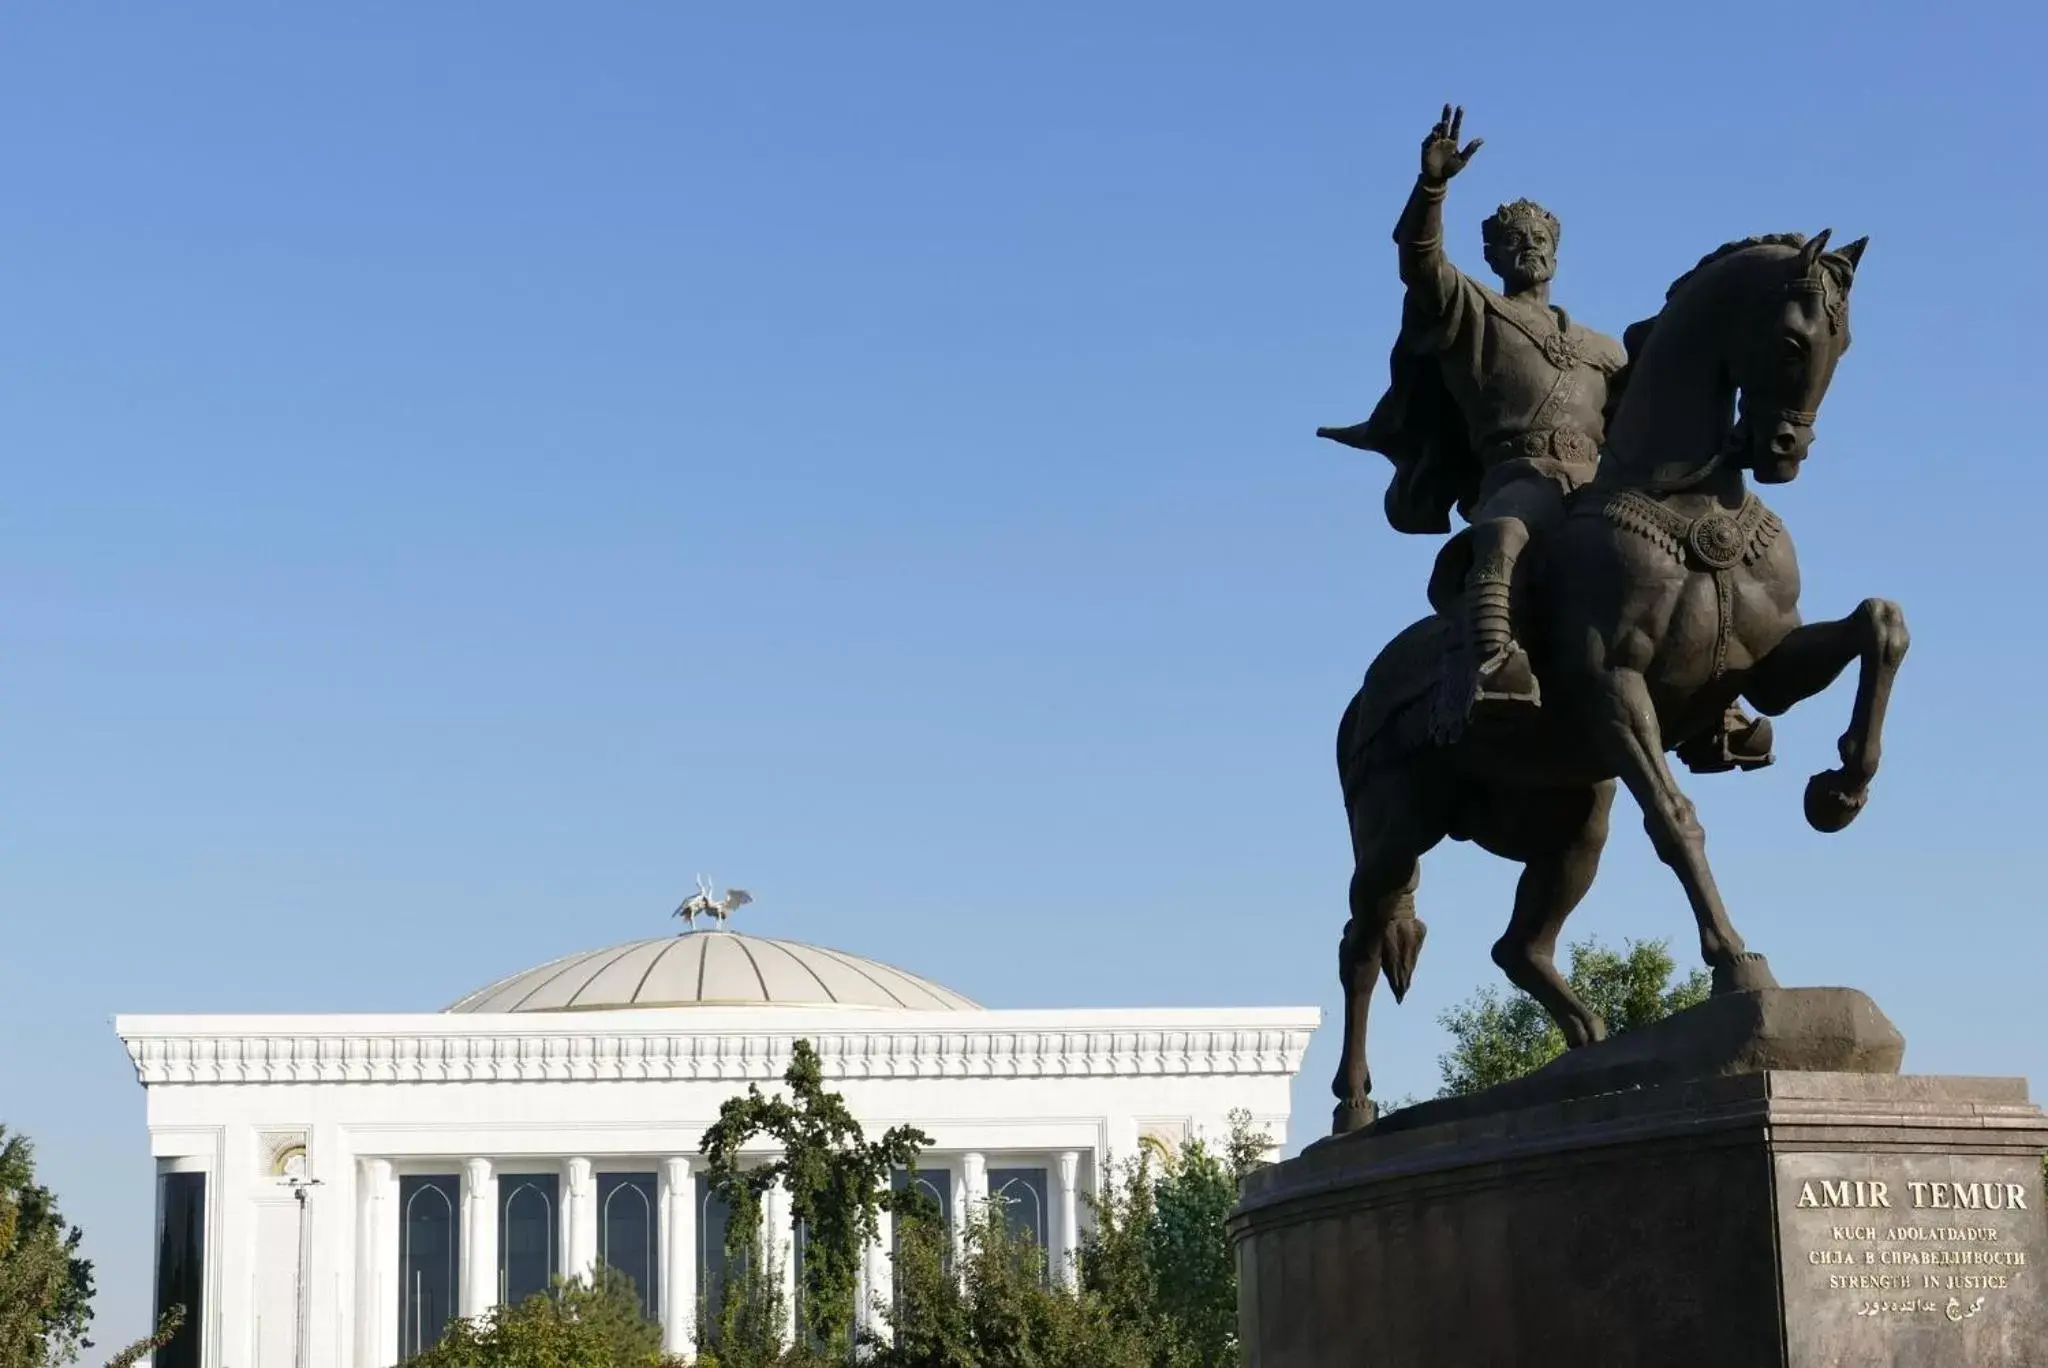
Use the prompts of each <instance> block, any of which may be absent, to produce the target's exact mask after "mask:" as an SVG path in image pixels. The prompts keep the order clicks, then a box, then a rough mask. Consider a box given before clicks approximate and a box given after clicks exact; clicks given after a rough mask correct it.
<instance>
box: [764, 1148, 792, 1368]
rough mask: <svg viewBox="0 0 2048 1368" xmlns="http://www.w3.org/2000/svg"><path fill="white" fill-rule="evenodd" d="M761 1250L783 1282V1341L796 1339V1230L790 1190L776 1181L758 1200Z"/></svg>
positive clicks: (787, 1341) (788, 1341) (786, 1342)
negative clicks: (759, 1205) (791, 1209)
mask: <svg viewBox="0 0 2048 1368" xmlns="http://www.w3.org/2000/svg"><path fill="white" fill-rule="evenodd" d="M761 1253H762V1256H763V1257H764V1258H766V1259H768V1260H769V1261H770V1265H771V1267H773V1268H774V1269H775V1275H776V1277H777V1279H778V1280H779V1281H780V1282H781V1284H782V1341H783V1343H785V1344H788V1343H790V1342H792V1341H794V1340H795V1339H796V1229H795V1226H794V1224H793V1220H792V1217H791V1214H790V1210H789V1191H788V1189H786V1188H784V1187H783V1186H782V1184H780V1183H777V1184H776V1185H775V1186H773V1187H771V1188H769V1189H768V1191H767V1192H766V1193H765V1194H764V1195H763V1198H762V1201H761Z"/></svg>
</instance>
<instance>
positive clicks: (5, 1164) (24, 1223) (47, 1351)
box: [0, 1126, 185, 1368]
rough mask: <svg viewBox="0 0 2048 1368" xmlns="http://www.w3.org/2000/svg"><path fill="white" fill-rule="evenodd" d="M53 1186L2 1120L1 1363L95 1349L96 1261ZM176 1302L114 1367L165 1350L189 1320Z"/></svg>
mask: <svg viewBox="0 0 2048 1368" xmlns="http://www.w3.org/2000/svg"><path fill="white" fill-rule="evenodd" d="M83 1239H84V1236H83V1235H82V1234H81V1233H80V1231H79V1229H78V1227H76V1226H72V1225H67V1224H65V1221H64V1217H63V1215H62V1214H61V1213H59V1212H58V1210H57V1200H56V1198H55V1197H53V1196H52V1195H51V1193H50V1190H49V1189H48V1188H46V1187H44V1186H42V1185H41V1184H39V1183H37V1182H36V1170H35V1148H34V1146H32V1145H30V1144H29V1142H28V1140H27V1139H26V1137H23V1136H19V1135H16V1136H11V1137H10V1136H9V1135H8V1133H7V1128H6V1127H5V1126H0V1368H57V1365H61V1364H67V1363H72V1362H74V1361H76V1360H77V1358H78V1354H79V1351H80V1350H81V1349H90V1348H91V1347H92V1341H91V1340H89V1339H87V1338H86V1335H85V1331H86V1326H87V1325H88V1323H90V1321H91V1320H92V1297H93V1279H92V1264H91V1263H90V1262H88V1261H87V1260H85V1259H81V1258H79V1257H78V1246H79V1242H80V1241H81V1240H83ZM184 1319H185V1311H184V1308H183V1307H175V1306H174V1307H172V1308H170V1309H169V1310H168V1311H166V1312H165V1313H164V1316H163V1318H162V1319H161V1320H160V1321H158V1323H157V1328H156V1333H155V1334H153V1335H151V1336H150V1337H149V1338H147V1339H145V1340H142V1341H140V1342H139V1343H136V1344H132V1345H130V1346H129V1347H128V1348H126V1349H123V1350H122V1351H121V1352H120V1353H118V1354H116V1355H115V1356H114V1358H113V1361H112V1363H111V1364H110V1365H109V1368H129V1365H132V1364H133V1363H134V1362H135V1361H136V1360H137V1359H139V1358H141V1357H142V1356H143V1355H144V1354H147V1353H151V1352H153V1351H154V1350H157V1349H160V1348H162V1347H163V1346H164V1344H165V1343H167V1342H168V1341H169V1340H170V1338H171V1336H172V1335H174V1334H176V1333H177V1330H178V1327H179V1326H180V1325H181V1324H182V1323H183V1322H184Z"/></svg>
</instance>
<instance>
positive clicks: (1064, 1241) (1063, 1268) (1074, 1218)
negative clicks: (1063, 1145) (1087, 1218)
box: [1052, 1150, 1081, 1287]
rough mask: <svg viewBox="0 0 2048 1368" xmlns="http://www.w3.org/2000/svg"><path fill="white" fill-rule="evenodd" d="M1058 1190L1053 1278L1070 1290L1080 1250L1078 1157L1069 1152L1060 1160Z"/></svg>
mask: <svg viewBox="0 0 2048 1368" xmlns="http://www.w3.org/2000/svg"><path fill="white" fill-rule="evenodd" d="M1058 1182H1059V1187H1058V1189H1057V1191H1056V1192H1055V1194H1054V1199H1055V1200H1056V1201H1057V1202H1058V1203H1059V1213H1058V1225H1057V1226H1056V1227H1055V1229H1054V1230H1053V1235H1052V1257H1053V1276H1054V1277H1056V1278H1058V1279H1059V1280H1060V1282H1061V1284H1062V1285H1064V1286H1067V1287H1072V1286H1073V1285H1074V1278H1075V1274H1076V1272H1077V1270H1076V1269H1075V1267H1074V1259H1075V1256H1076V1255H1077V1253H1078V1252H1079V1251H1080V1248H1081V1200H1080V1193H1079V1188H1080V1182H1081V1156H1080V1154H1079V1153H1078V1152H1076V1151H1074V1150H1068V1151H1067V1152H1066V1153H1064V1154H1062V1155H1061V1156H1060V1160H1059V1172H1058Z"/></svg>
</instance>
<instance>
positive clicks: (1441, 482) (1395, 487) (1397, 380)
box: [1316, 294, 1481, 533]
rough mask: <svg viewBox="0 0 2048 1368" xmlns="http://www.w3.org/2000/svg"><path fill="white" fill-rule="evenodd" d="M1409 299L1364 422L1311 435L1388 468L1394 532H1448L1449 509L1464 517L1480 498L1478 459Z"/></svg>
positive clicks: (1426, 328)
mask: <svg viewBox="0 0 2048 1368" xmlns="http://www.w3.org/2000/svg"><path fill="white" fill-rule="evenodd" d="M1419 313H1420V310H1419V309H1418V308H1417V306H1416V304H1415V301H1414V296H1413V295H1412V294H1404V295H1403V296H1402V301H1401V334H1400V336H1399V337H1397V338H1395V339H1394V351H1393V356H1392V357H1391V358H1390V359H1389V361H1388V370H1389V371H1390V372H1391V383H1389V385H1388V386H1387V392H1386V393H1385V394H1384V395H1382V396H1381V398H1380V401H1379V403H1378V404H1377V405H1375V406H1374V408H1373V411H1372V416H1371V417H1370V418H1367V419H1366V420H1365V421H1364V422H1362V423H1358V424H1355V425H1353V426H1351V427H1344V428H1327V427H1326V428H1317V429H1316V435H1317V436H1318V437H1328V438H1330V439H1331V440H1332V441H1336V442H1342V443H1343V444H1344V445H1345V446H1349V447H1357V448H1358V449H1359V450H1361V451H1377V452H1379V453H1380V454H1381V455H1382V456H1385V457H1386V458H1387V459H1388V460H1390V461H1392V462H1393V463H1394V475H1393V478H1392V479H1390V480H1389V481H1388V482H1387V496H1386V512H1387V522H1388V523H1389V524H1390V525H1392V527H1393V529H1394V530H1395V531H1396V532H1414V533H1433V532H1448V531H1450V530H1451V509H1452V508H1454V507H1455V508H1456V509H1457V510H1458V512H1459V514H1460V515H1461V516H1462V515H1465V514H1468V513H1470V511H1471V509H1472V505H1473V503H1474V502H1475V501H1476V500H1477V499H1478V495H1479V477H1480V475H1481V471H1480V468H1479V454H1478V453H1477V452H1475V451H1474V450H1473V449H1472V437H1471V434H1470V433H1468V432H1467V431H1466V430H1465V417H1464V415H1463V414H1462V413H1460V412H1459V410H1458V405H1457V403H1456V401H1455V400H1453V399H1452V398H1451V391H1450V387H1449V386H1448V385H1447V384H1446V383H1445V382H1444V373H1443V365H1442V363H1441V362H1440V361H1439V360H1438V359H1437V353H1436V351H1435V349H1434V348H1433V347H1425V346H1424V345H1423V340H1424V339H1427V338H1428V337H1430V335H1431V332H1432V327H1431V324H1430V322H1429V320H1427V319H1425V318H1422V317H1419V316H1418V315H1419Z"/></svg>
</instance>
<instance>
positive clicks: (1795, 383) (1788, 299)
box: [1729, 231, 1870, 484]
mask: <svg viewBox="0 0 2048 1368" xmlns="http://www.w3.org/2000/svg"><path fill="white" fill-rule="evenodd" d="M1869 241H1870V239H1869V238H1859V239H1857V240H1856V241H1855V242H1852V243H1850V244H1849V245H1848V246H1847V247H1844V248H1842V249H1841V250H1840V251H1839V252H1830V251H1828V250H1827V245H1828V234H1827V232H1825V231H1823V232H1821V233H1820V234H1819V235H1818V236H1816V237H1814V238H1813V239H1812V240H1811V241H1809V242H1806V243H1804V244H1802V245H1801V246H1800V247H1799V248H1798V250H1797V252H1796V253H1795V254H1794V255H1793V256H1792V257H1791V258H1790V259H1789V260H1787V261H1785V262H1784V263H1783V264H1782V265H1781V266H1780V267H1779V271H1780V272H1781V276H1780V281H1779V283H1778V285H1777V287H1776V288H1775V289H1771V290H1769V291H1767V292H1766V293H1765V295H1764V297H1763V299H1762V300H1761V301H1760V307H1758V308H1757V309H1756V310H1755V312H1754V314H1753V315H1752V318H1751V322H1750V326H1749V327H1748V328H1747V329H1744V330H1742V332H1740V333H1739V334H1738V336H1737V345H1736V348H1735V352H1734V354H1733V355H1732V356H1730V357H1729V374H1730V375H1731V376H1732V377H1733V378H1734V380H1735V383H1736V386H1737V388H1738V390H1739V392H1740V394H1741V401H1740V408H1739V410H1738V416H1737V419H1736V423H1735V431H1736V434H1737V436H1738V438H1739V439H1740V445H1739V447H1738V449H1737V452H1736V464H1738V465H1740V466H1742V467H1743V468H1745V469H1747V470H1749V471H1751V472H1752V473H1754V474H1755V476H1756V478H1757V480H1758V482H1759V483H1761V484H1783V483H1785V482H1786V481H1787V480H1790V479H1792V478H1793V477H1795V476H1796V475H1798V474H1799V468H1800V465H1801V464H1802V463H1803V462H1804V461H1805V460H1806V452H1807V448H1808V447H1809V446H1811V445H1812V443H1813V425H1814V423H1815V422H1816V421H1817V420H1818V418H1819V414H1820V402H1821V399H1822V397H1823V396H1825V395H1826V394H1827V392H1828V385H1829V383H1830V382H1831V381H1833V379H1834V378H1835V366H1836V364H1837V363H1838V362H1840V361H1841V359H1842V354H1843V353H1844V352H1846V351H1848V350H1849V289H1850V287H1851V286H1852V285H1854V284H1855V282H1856V265H1857V263H1858V262H1860V261H1861V260H1862V259H1863V248H1864V246H1865V245H1866V244H1868V243H1869Z"/></svg>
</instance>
